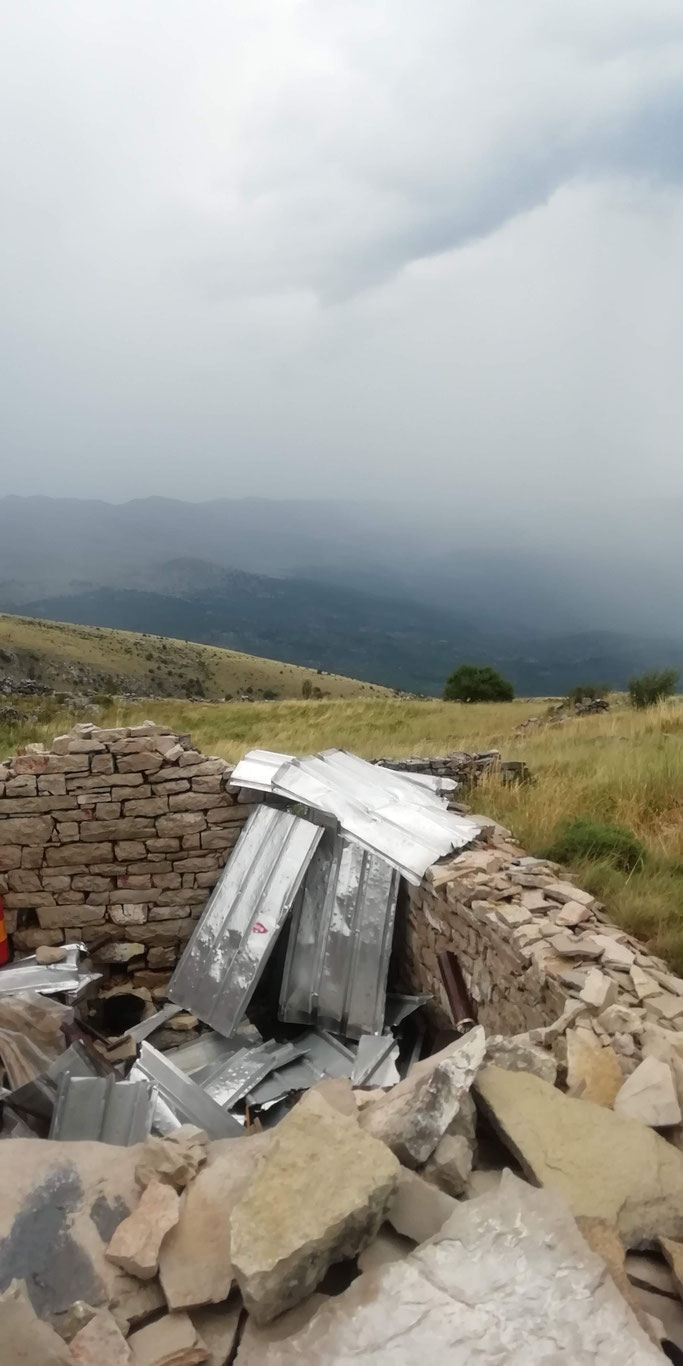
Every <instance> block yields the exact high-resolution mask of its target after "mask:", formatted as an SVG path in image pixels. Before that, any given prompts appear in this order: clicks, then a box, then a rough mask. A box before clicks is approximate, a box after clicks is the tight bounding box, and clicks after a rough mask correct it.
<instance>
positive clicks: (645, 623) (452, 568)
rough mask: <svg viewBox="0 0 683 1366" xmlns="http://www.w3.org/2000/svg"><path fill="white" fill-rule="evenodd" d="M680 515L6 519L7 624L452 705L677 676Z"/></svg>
mask: <svg viewBox="0 0 683 1366" xmlns="http://www.w3.org/2000/svg"><path fill="white" fill-rule="evenodd" d="M680 511H681V509H680V507H675V506H671V505H669V506H667V507H665V508H662V507H659V506H657V505H654V504H653V505H652V506H646V507H644V508H640V509H638V510H634V509H632V508H619V507H617V506H616V505H615V506H612V507H610V508H609V509H605V508H602V509H600V510H599V511H597V510H596V511H594V512H592V513H591V512H586V510H585V509H582V508H581V507H580V506H577V507H573V508H572V507H570V508H569V510H567V509H566V508H563V509H557V510H556V511H555V512H552V511H550V512H547V511H546V512H545V513H544V514H543V515H540V514H538V513H534V512H533V511H531V510H530V511H529V513H528V514H525V513H524V512H520V510H519V508H518V509H516V510H510V511H509V512H506V509H505V508H501V507H500V506H497V505H496V506H495V510H492V509H491V508H490V507H489V506H488V504H487V503H486V502H485V501H484V500H482V503H481V504H480V505H478V506H477V507H475V508H468V509H465V508H462V507H460V508H459V507H452V506H441V507H438V508H431V507H419V508H408V507H405V506H401V505H396V506H393V505H390V504H384V505H382V504H376V503H373V504H370V503H368V504H364V503H354V502H348V503H333V502H305V501H292V502H271V501H268V500H266V499H245V500H227V499H221V500H217V501H215V502H212V503H184V502H178V501H174V500H171V499H166V498H150V499H141V500H135V501H132V502H128V503H123V504H109V503H103V502H92V501H85V500H79V499H70V498H69V499H66V498H65V499H50V498H42V497H36V498H16V497H8V498H4V499H0V610H1V611H8V612H12V611H14V612H20V613H22V614H25V615H32V616H44V617H48V618H51V619H54V620H62V621H72V622H82V623H85V624H92V625H102V626H114V627H121V628H124V629H131V630H143V631H149V632H154V633H157V634H161V635H169V636H175V637H179V638H181V639H188V640H196V641H200V642H207V643H210V644H215V645H226V646H230V647H233V648H238V649H242V650H246V651H249V652H251V653H255V654H263V655H269V656H271V657H273V658H278V659H283V660H286V661H288V662H292V663H296V664H304V665H307V666H309V667H321V668H325V669H329V670H333V671H335V672H339V673H345V674H350V675H353V676H355V677H358V678H365V679H368V680H372V681H375V682H380V683H386V684H389V685H390V686H393V687H397V688H407V689H410V690H414V691H420V692H426V693H439V692H440V691H441V689H442V686H443V681H444V678H445V676H446V674H447V673H448V672H450V670H451V669H452V668H453V667H454V666H455V665H457V664H458V663H462V662H463V661H468V662H469V661H472V662H482V663H492V664H494V665H495V666H496V667H499V668H500V669H502V670H503V671H504V672H505V673H506V674H507V676H509V677H510V678H511V679H512V681H513V682H514V684H515V686H516V688H517V690H518V692H520V693H524V694H533V695H536V694H544V693H558V692H563V691H564V690H566V689H567V688H568V687H570V686H571V685H572V684H574V683H576V682H579V681H587V680H589V679H593V680H598V681H603V682H606V683H610V684H612V685H613V686H623V685H624V684H625V682H626V680H627V678H628V676H629V674H630V673H632V672H636V671H638V670H640V669H643V668H647V667H650V666H657V667H658V666H663V665H666V666H669V665H674V666H676V667H680V668H682V669H683V608H682V607H681V602H680V592H679V587H678V585H679V582H680V577H681V576H680V570H681V567H682V566H681V560H682V559H683V553H682V552H681V549H680V545H679V534H678V523H679V521H680Z"/></svg>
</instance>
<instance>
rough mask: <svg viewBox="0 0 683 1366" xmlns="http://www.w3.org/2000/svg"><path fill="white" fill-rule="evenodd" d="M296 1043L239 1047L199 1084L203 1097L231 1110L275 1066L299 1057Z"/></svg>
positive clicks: (269, 1042) (272, 1070)
mask: <svg viewBox="0 0 683 1366" xmlns="http://www.w3.org/2000/svg"><path fill="white" fill-rule="evenodd" d="M303 1052H304V1050H303V1048H301V1046H300V1045H298V1044H296V1043H277V1042H276V1040H275V1039H269V1041H268V1043H264V1044H261V1046H260V1047H259V1048H242V1049H240V1051H239V1053H235V1055H234V1056H233V1057H232V1058H229V1059H228V1061H227V1062H224V1063H220V1064H219V1066H218V1067H217V1068H216V1069H215V1070H214V1071H213V1072H212V1073H211V1075H210V1076H208V1077H206V1078H205V1080H204V1081H203V1082H202V1088H203V1090H205V1091H206V1094H207V1096H211V1097H212V1099H213V1100H215V1101H216V1104H217V1105H220V1106H223V1107H224V1108H225V1109H231V1108H232V1106H233V1105H236V1104H237V1102H238V1101H240V1100H242V1099H243V1098H244V1096H246V1095H247V1093H248V1092H249V1091H251V1090H252V1089H253V1088H254V1087H256V1086H258V1085H259V1083H260V1082H262V1081H265V1079H266V1077H268V1076H269V1075H270V1073H271V1072H274V1071H275V1069H276V1068H278V1067H285V1066H286V1065H287V1063H290V1062H293V1061H294V1059H295V1058H300V1057H301V1056H302V1055H303Z"/></svg>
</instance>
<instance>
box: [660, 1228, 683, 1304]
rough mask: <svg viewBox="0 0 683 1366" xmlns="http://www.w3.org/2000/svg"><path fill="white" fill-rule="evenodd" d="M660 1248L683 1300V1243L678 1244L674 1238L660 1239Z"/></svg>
mask: <svg viewBox="0 0 683 1366" xmlns="http://www.w3.org/2000/svg"><path fill="white" fill-rule="evenodd" d="M659 1246H660V1247H661V1249H662V1252H663V1253H664V1256H665V1257H666V1260H667V1262H668V1263H669V1266H670V1267H671V1273H672V1276H673V1280H674V1283H675V1286H676V1290H677V1291H678V1294H679V1296H680V1297H681V1299H683V1243H676V1242H674V1241H673V1239H672V1238H660V1240H659Z"/></svg>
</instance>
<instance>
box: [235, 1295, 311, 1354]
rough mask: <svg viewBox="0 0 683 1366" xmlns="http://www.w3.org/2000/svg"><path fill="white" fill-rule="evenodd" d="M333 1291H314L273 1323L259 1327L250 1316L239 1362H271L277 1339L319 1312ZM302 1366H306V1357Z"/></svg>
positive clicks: (300, 1327) (242, 1340)
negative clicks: (320, 1292)
mask: <svg viewBox="0 0 683 1366" xmlns="http://www.w3.org/2000/svg"><path fill="white" fill-rule="evenodd" d="M328 1299H329V1295H320V1294H315V1295H311V1296H310V1297H309V1298H308V1299H307V1300H304V1302H303V1304H297V1305H296V1307H295V1308H294V1309H290V1310H289V1312H288V1313H287V1314H281V1315H280V1317H279V1318H278V1319H275V1321H274V1322H273V1323H268V1324H263V1325H261V1326H260V1327H259V1325H258V1324H257V1323H256V1321H255V1319H252V1318H248V1319H247V1321H246V1323H245V1325H244V1332H243V1333H242V1339H241V1341H240V1345H239V1351H238V1353H237V1356H236V1358H235V1366H268V1362H269V1361H270V1355H269V1353H270V1351H271V1349H272V1348H273V1346H274V1345H275V1344H276V1343H279V1342H285V1341H286V1340H287V1338H291V1337H293V1336H294V1334H295V1333H299V1332H300V1331H301V1329H302V1328H304V1327H305V1325H306V1324H307V1323H308V1322H309V1320H310V1319H312V1318H313V1316H314V1314H317V1312H318V1310H319V1309H320V1307H321V1305H323V1304H327V1301H328ZM301 1366H305V1363H304V1361H303V1360H302V1362H301Z"/></svg>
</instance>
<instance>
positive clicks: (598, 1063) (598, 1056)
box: [566, 1029, 624, 1107]
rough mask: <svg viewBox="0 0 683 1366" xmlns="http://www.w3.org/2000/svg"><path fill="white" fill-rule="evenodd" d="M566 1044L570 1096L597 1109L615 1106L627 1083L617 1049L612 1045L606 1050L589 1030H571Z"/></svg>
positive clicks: (606, 1047) (567, 1035)
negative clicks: (587, 1102) (615, 1100)
mask: <svg viewBox="0 0 683 1366" xmlns="http://www.w3.org/2000/svg"><path fill="white" fill-rule="evenodd" d="M566 1040H567V1086H568V1088H569V1091H570V1093H571V1094H572V1095H573V1096H577V1097H580V1098H581V1099H582V1100H592V1101H593V1102H594V1103H595V1104H596V1105H606V1106H608V1107H609V1106H610V1105H612V1104H613V1102H614V1099H615V1096H616V1095H617V1094H618V1092H619V1090H620V1088H621V1087H622V1085H623V1081H624V1074H623V1072H622V1070H621V1064H620V1062H619V1059H618V1057H617V1055H616V1053H615V1052H614V1049H613V1048H610V1047H609V1045H606V1046H605V1047H604V1048H603V1047H602V1046H601V1044H600V1042H599V1040H598V1039H597V1038H596V1036H595V1034H593V1032H592V1030H591V1031H589V1030H587V1029H568V1030H567V1034H566Z"/></svg>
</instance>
